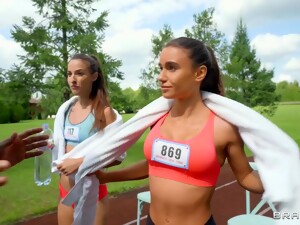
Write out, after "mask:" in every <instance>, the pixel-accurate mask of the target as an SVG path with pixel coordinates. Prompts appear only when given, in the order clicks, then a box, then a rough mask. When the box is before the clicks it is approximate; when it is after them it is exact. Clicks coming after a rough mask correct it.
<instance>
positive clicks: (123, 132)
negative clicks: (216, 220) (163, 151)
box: [63, 92, 300, 225]
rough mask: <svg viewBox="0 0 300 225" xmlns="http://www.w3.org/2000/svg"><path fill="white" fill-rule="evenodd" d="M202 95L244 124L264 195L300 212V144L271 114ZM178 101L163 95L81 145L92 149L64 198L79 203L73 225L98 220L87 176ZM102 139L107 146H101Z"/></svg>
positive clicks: (217, 109) (216, 108)
mask: <svg viewBox="0 0 300 225" xmlns="http://www.w3.org/2000/svg"><path fill="white" fill-rule="evenodd" d="M202 97H203V100H204V102H205V104H206V105H207V106H208V107H209V108H210V109H211V110H212V111H213V112H215V113H216V114H217V115H218V116H220V117H222V118H223V119H225V120H227V121H228V122H230V123H231V124H233V125H235V126H237V127H238V129H239V133H240V135H241V137H242V139H243V141H244V142H245V144H246V145H247V146H248V147H249V148H250V150H251V151H252V152H253V154H254V159H255V162H256V164H257V168H258V172H259V174H260V177H261V180H262V183H263V186H264V188H265V193H264V198H266V199H267V200H268V201H270V202H278V203H280V207H281V209H282V210H284V211H285V212H299V209H300V179H299V176H300V175H299V174H300V157H299V148H298V146H297V144H296V143H295V142H294V141H293V140H292V139H291V138H290V137H289V136H288V135H286V134H285V133H284V132H283V131H281V130H280V129H279V128H278V127H277V126H275V125H274V124H273V123H271V122H270V121H269V120H267V119H265V118H264V117H263V116H261V115H260V114H258V113H257V112H255V111H254V110H252V109H250V108H248V107H246V106H244V105H242V104H240V103H238V102H236V101H233V100H230V99H228V98H225V97H222V96H220V95H216V94H212V93H209V92H202ZM172 103H173V101H172V100H167V99H165V98H163V97H161V98H159V99H157V100H155V101H153V102H151V103H150V104H148V105H147V106H145V107H144V108H143V109H141V110H140V111H139V112H138V113H137V114H136V115H135V116H134V117H132V118H131V119H130V120H128V121H127V122H126V123H124V124H122V125H121V126H119V127H115V128H114V129H110V130H108V131H107V132H105V133H104V134H103V135H102V136H101V137H99V138H97V139H94V140H91V141H89V142H88V143H86V145H84V146H82V149H81V150H80V151H82V152H85V153H87V154H86V155H85V158H84V161H83V163H82V164H81V166H80V167H79V170H78V172H77V174H76V177H75V182H76V184H75V186H74V187H73V189H72V190H71V191H70V193H69V194H68V195H67V196H66V198H65V199H64V200H63V203H65V204H68V205H70V204H72V203H73V202H76V203H77V205H76V207H75V212H74V218H75V220H74V223H73V225H84V224H92V223H93V218H89V217H87V216H86V214H85V213H87V212H90V211H89V210H92V211H93V212H95V210H96V200H92V199H87V198H86V196H84V195H83V191H84V190H83V185H84V177H85V176H86V175H87V174H89V173H92V172H94V171H96V170H98V169H101V168H103V167H104V166H105V165H107V164H109V163H110V162H112V161H113V160H114V159H115V158H117V157H119V156H120V155H121V154H122V153H123V152H125V151H126V150H127V149H128V148H129V147H130V146H131V145H132V144H133V143H135V142H136V141H137V140H138V138H139V137H140V136H141V135H142V133H143V132H144V131H145V130H146V129H147V128H148V127H149V126H151V125H152V124H154V123H155V122H156V121H157V120H158V119H159V118H160V117H161V116H163V115H164V114H165V113H166V112H167V111H168V110H169V109H170V108H171V106H172ZM100 145H101V149H99V150H98V151H95V149H96V147H97V146H100ZM88 149H94V151H88ZM91 183H92V182H91ZM93 187H94V188H95V186H93V185H92V184H91V185H90V186H89V187H87V186H85V188H86V189H85V190H88V189H90V190H92V189H93ZM91 198H95V197H91ZM86 201H88V202H89V203H91V202H93V203H92V204H89V206H90V208H89V209H87V208H85V210H84V211H80V210H82V207H81V206H82V205H84V204H85V202H86ZM77 206H78V207H77ZM276 224H277V225H283V224H285V225H286V224H287V221H286V220H278V221H276ZM288 224H289V225H299V220H289V221H288Z"/></svg>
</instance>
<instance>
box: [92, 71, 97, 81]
mask: <svg viewBox="0 0 300 225" xmlns="http://www.w3.org/2000/svg"><path fill="white" fill-rule="evenodd" d="M97 78H98V72H95V73H93V74H92V81H93V82H94V81H95V80H97Z"/></svg>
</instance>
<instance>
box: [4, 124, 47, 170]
mask: <svg viewBox="0 0 300 225" xmlns="http://www.w3.org/2000/svg"><path fill="white" fill-rule="evenodd" d="M42 130H43V129H42V128H34V129H30V130H27V131H25V132H23V133H21V134H16V133H14V134H12V135H11V137H10V138H8V139H6V140H4V141H2V142H0V159H1V160H7V161H9V162H10V164H11V166H14V165H16V164H17V163H19V162H21V161H23V160H24V159H27V158H31V157H34V156H39V155H41V154H43V152H42V151H39V150H37V151H32V152H30V151H31V150H33V149H36V148H40V147H44V146H47V141H46V140H47V139H48V138H49V136H48V135H37V136H32V135H35V134H38V133H40V132H41V131H42Z"/></svg>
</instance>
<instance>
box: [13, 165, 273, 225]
mask: <svg viewBox="0 0 300 225" xmlns="http://www.w3.org/2000/svg"><path fill="white" fill-rule="evenodd" d="M145 190H148V187H144V188H139V189H135V190H132V191H129V192H126V193H122V194H120V195H118V196H112V197H110V198H109V203H110V213H109V221H108V224H107V225H132V224H136V211H137V199H136V195H137V193H138V192H140V191H145ZM260 197H261V195H258V194H251V201H252V202H253V205H255V203H257V202H258V201H259V200H260ZM148 209H149V206H148V204H145V206H144V209H143V215H142V219H143V220H142V222H141V225H145V219H146V215H147V213H148ZM212 212H213V216H214V219H215V221H216V224H217V225H226V224H227V223H226V221H227V220H228V219H229V218H231V217H233V216H235V215H238V214H243V213H245V191H244V190H243V188H241V187H240V186H239V185H238V184H237V182H236V180H235V178H234V176H233V174H232V171H231V169H230V167H229V166H228V165H227V164H226V165H224V166H223V168H222V169H221V174H220V177H219V180H218V183H217V188H216V191H215V194H214V196H213V199H212ZM261 214H263V215H265V216H272V212H271V210H270V209H269V208H268V207H265V208H263V210H262V211H261ZM56 216H57V215H56V213H55V212H54V213H50V214H48V215H44V216H41V217H38V218H34V219H31V220H28V221H24V222H19V223H16V224H15V225H57V219H56Z"/></svg>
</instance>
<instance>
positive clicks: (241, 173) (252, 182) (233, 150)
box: [226, 127, 264, 193]
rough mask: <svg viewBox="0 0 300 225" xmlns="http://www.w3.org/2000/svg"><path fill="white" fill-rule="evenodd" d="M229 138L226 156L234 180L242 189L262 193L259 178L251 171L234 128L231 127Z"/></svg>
mask: <svg viewBox="0 0 300 225" xmlns="http://www.w3.org/2000/svg"><path fill="white" fill-rule="evenodd" d="M230 137H231V138H230V141H229V144H228V145H227V149H226V154H227V159H228V162H229V164H230V166H231V168H232V171H233V173H234V175H235V176H236V179H237V180H238V182H239V184H240V185H241V186H242V187H243V188H245V189H247V190H249V191H251V192H255V193H263V192H264V188H263V185H262V182H261V180H260V177H259V175H258V173H257V172H256V171H253V170H252V168H251V167H250V165H249V162H248V159H247V156H246V154H245V152H244V144H243V141H242V139H241V137H240V135H239V133H238V131H237V129H236V128H235V127H232V129H231V135H230Z"/></svg>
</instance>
